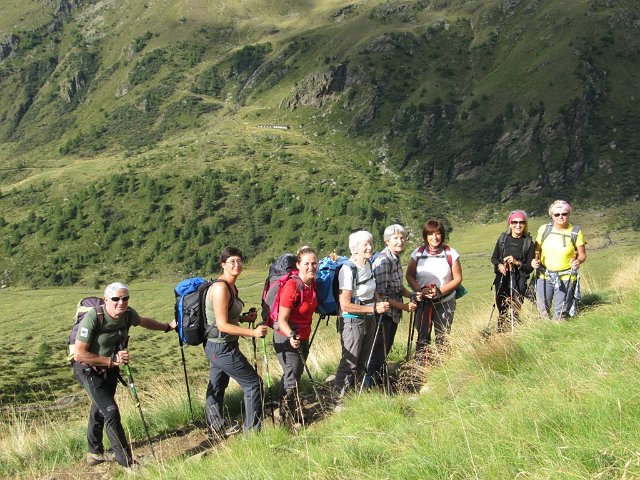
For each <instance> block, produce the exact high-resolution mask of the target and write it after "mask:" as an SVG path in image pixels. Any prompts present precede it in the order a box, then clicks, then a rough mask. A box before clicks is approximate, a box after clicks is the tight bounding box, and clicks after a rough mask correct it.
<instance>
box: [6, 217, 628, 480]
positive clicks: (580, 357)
mask: <svg viewBox="0 0 640 480" xmlns="http://www.w3.org/2000/svg"><path fill="white" fill-rule="evenodd" d="M575 220H576V221H579V222H580V223H581V224H582V225H583V226H584V228H585V230H586V232H587V239H588V242H589V243H588V252H589V258H588V261H587V262H586V263H585V264H584V265H583V267H584V268H583V269H581V270H582V280H583V287H584V290H583V293H585V298H586V299H587V300H588V305H586V306H585V307H583V309H582V314H581V316H580V317H578V318H577V319H575V320H574V321H571V322H568V323H566V324H561V325H556V324H549V323H544V322H538V321H535V320H534V317H533V316H532V315H531V308H530V305H529V304H527V305H526V306H525V317H526V318H527V319H528V322H527V325H526V326H525V327H523V328H522V329H519V330H518V332H517V334H516V335H515V336H510V335H507V336H495V337H492V338H491V339H490V340H488V341H487V340H483V339H482V335H481V331H482V330H483V329H485V328H486V325H487V321H488V319H489V314H490V310H491V298H490V293H489V288H488V287H489V283H490V279H491V276H492V275H491V268H490V266H489V263H488V256H489V252H490V250H491V248H492V247H493V243H494V242H495V239H496V238H497V236H498V234H499V232H500V231H502V229H503V224H502V223H500V224H488V225H484V226H480V225H477V224H474V225H457V226H456V229H455V230H454V232H453V234H452V238H451V244H452V245H453V246H455V247H456V248H459V249H460V251H461V252H462V265H463V271H464V275H465V280H464V283H465V286H466V287H467V288H468V289H469V290H470V294H469V295H468V296H466V297H465V298H464V299H463V300H461V301H460V302H459V306H458V307H459V308H458V310H457V313H456V320H455V322H454V328H453V337H452V338H453V341H454V345H455V348H454V351H455V353H454V355H453V356H452V358H450V359H448V360H447V361H446V362H445V363H444V364H443V366H442V367H438V368H434V369H433V370H430V371H429V372H428V383H429V389H428V393H427V394H425V395H423V396H418V397H416V396H411V395H398V396H394V397H391V398H387V397H383V396H380V395H378V394H366V395H363V396H359V397H354V398H352V399H350V400H349V401H348V402H347V408H346V411H344V412H342V413H340V414H332V415H330V418H328V419H327V420H324V421H322V422H320V423H318V424H315V425H313V426H312V427H310V429H309V430H307V431H306V432H305V433H303V434H301V435H300V436H298V437H291V436H289V435H288V434H286V433H284V432H283V431H281V430H277V429H276V430H274V429H272V428H271V427H270V426H269V424H267V425H266V429H265V431H264V432H263V433H262V434H261V435H259V436H256V437H255V438H248V439H237V440H233V441H231V442H229V444H228V447H226V446H225V447H220V448H217V449H215V450H214V451H213V452H210V454H209V455H207V456H206V457H204V458H202V459H201V460H200V461H199V462H184V461H183V459H182V458H175V457H176V455H186V454H187V451H188V450H189V448H190V447H189V446H187V445H183V446H181V444H180V440H179V439H177V440H175V444H174V446H173V447H172V449H171V450H169V451H168V452H167V451H166V450H164V449H163V450H161V451H162V452H163V453H162V458H163V460H162V461H161V463H160V466H159V467H158V470H155V469H154V467H149V470H148V471H147V472H146V473H144V474H143V475H142V477H143V478H151V477H153V478H157V477H158V476H160V477H162V478H177V477H180V478H184V477H189V478H206V477H207V475H208V473H207V472H210V471H212V469H214V470H215V471H224V472H225V475H224V476H225V477H226V478H240V477H242V478H246V477H250V478H258V477H259V478H272V477H276V476H280V477H282V476H283V475H284V476H285V477H287V478H289V477H291V476H292V475H294V474H295V475H296V476H299V475H302V476H313V477H314V478H317V477H319V478H347V477H351V478H363V477H365V476H371V475H375V476H376V477H378V478H392V477H393V478H415V476H416V472H419V475H418V476H421V477H429V478H440V477H444V476H447V477H448V476H451V475H454V476H460V477H464V478H468V477H473V478H487V477H492V478H508V477H514V476H516V475H517V474H518V473H519V472H521V473H520V474H521V475H525V476H529V477H532V478H539V477H545V476H554V475H555V474H557V473H558V472H564V474H565V475H566V476H567V477H576V478H585V477H591V476H597V475H604V476H612V477H615V478H620V477H622V476H623V475H624V473H625V472H626V474H627V476H628V477H633V476H635V475H637V474H639V473H640V472H637V460H638V459H637V453H634V452H635V451H634V450H633V445H636V444H637V443H638V438H637V432H638V431H640V430H638V425H637V421H638V419H637V415H636V413H637V408H638V406H637V398H636V397H637V396H638V392H637V386H636V385H635V383H634V382H633V381H632V380H630V379H634V378H636V377H637V373H638V372H637V369H638V362H637V359H638V355H637V353H638V352H637V348H636V347H637V344H638V343H639V342H640V340H638V339H637V338H636V336H637V333H636V332H637V331H638V328H637V327H638V325H637V321H638V316H637V311H638V308H640V303H639V302H640V297H639V296H638V276H639V271H638V261H637V258H636V256H635V254H636V251H635V250H636V249H635V244H636V243H637V233H635V232H633V231H631V230H629V229H626V230H612V229H611V228H610V225H606V224H604V223H603V222H602V220H601V217H600V216H599V215H596V216H592V215H591V214H589V213H584V214H582V215H580V216H579V217H578V216H576V218H575ZM542 221H543V220H542V219H540V218H537V219H533V220H532V223H531V227H533V228H535V227H536V226H537V225H539V224H541V223H542ZM411 243H412V246H413V245H415V244H416V243H417V239H416V238H415V237H414V238H412V240H411ZM263 277H264V271H261V270H249V271H247V272H245V274H243V276H242V277H241V279H242V282H241V284H240V295H241V297H242V298H243V299H245V300H246V301H247V306H251V305H256V304H257V303H258V301H259V298H260V290H261V283H262V280H263ZM172 286H173V284H172V283H156V282H143V283H136V284H133V285H131V290H132V305H133V306H134V307H135V308H137V309H138V310H139V311H141V312H143V313H145V314H149V315H152V316H155V317H156V318H159V319H164V320H168V319H169V318H171V310H172V304H173V295H172V293H171V289H172ZM93 293H99V292H96V291H93V290H86V289H81V288H70V287H66V288H52V289H46V290H44V289H43V290H34V291H32V290H25V289H17V288H8V289H4V290H2V291H0V295H2V302H1V303H0V304H1V305H2V314H3V318H11V319H14V320H13V321H12V322H9V323H7V328H5V329H4V330H3V333H2V334H1V335H2V337H0V338H1V339H2V342H3V344H4V345H7V346H8V347H7V348H6V349H5V350H4V351H3V353H2V354H0V355H1V356H0V362H1V363H0V368H1V369H2V370H3V371H4V372H7V375H4V376H3V377H2V380H1V382H2V384H1V385H0V391H2V392H3V398H2V410H1V412H0V415H2V424H3V425H4V427H3V428H6V430H2V431H0V438H1V439H4V440H3V441H2V442H3V443H2V444H1V445H0V451H1V452H3V453H2V454H0V467H1V469H2V470H1V471H3V473H4V474H10V473H12V474H15V475H18V476H20V477H22V478H24V477H25V475H26V476H29V475H32V476H33V477H34V478H35V477H39V476H40V474H39V473H38V472H44V471H52V470H53V471H57V470H60V471H59V472H57V473H59V476H60V478H66V477H65V475H67V472H68V471H71V470H76V469H75V467H74V466H73V463H74V462H77V461H79V460H78V459H81V458H82V452H83V451H84V433H83V428H84V426H85V420H84V415H85V411H86V408H87V405H86V404H85V403H86V402H84V401H83V400H82V399H84V396H83V395H82V394H81V393H82V392H81V391H80V389H79V387H78V386H77V385H76V384H74V383H73V382H72V381H71V378H70V371H69V369H68V367H67V366H65V365H64V341H65V339H66V335H67V334H68V328H69V320H70V318H69V317H70V315H71V314H72V312H73V308H74V307H73V305H74V303H75V301H76V300H77V298H79V297H80V296H83V295H85V294H93ZM25 306H28V307H29V308H28V310H26V311H25ZM494 321H495V318H494ZM43 322H47V323H46V327H45V328H46V329H47V334H46V335H42V334H41V333H38V332H40V331H41V325H45V324H44V323H43ZM406 323H407V322H403V323H402V324H401V329H400V331H399V333H398V337H397V338H398V340H397V342H396V345H395V347H394V350H393V352H392V358H393V359H395V360H397V359H400V358H403V356H404V348H405V342H406V338H407V337H406V335H407V331H406ZM34 327H37V329H36V330H34ZM38 329H40V330H38ZM138 330H140V329H134V330H133V337H132V343H131V345H132V349H131V352H132V365H133V366H134V369H135V371H134V373H135V375H136V380H137V382H136V383H137V385H138V389H139V391H140V392H141V396H142V401H143V406H144V409H145V414H146V417H147V418H148V420H149V423H150V425H151V429H152V434H153V435H154V436H155V435H157V434H162V433H167V432H172V431H174V430H175V429H178V428H183V427H184V426H185V425H186V423H188V410H187V409H186V404H185V400H184V399H185V391H184V386H183V378H182V371H181V365H180V357H179V353H178V348H177V342H176V341H175V338H172V337H167V336H164V334H161V333H154V332H147V333H144V332H141V331H138ZM242 347H243V348H244V349H246V352H247V354H248V355H249V356H251V355H252V353H251V348H250V344H249V343H248V342H247V343H246V344H243V345H242ZM186 354H187V364H188V366H189V373H190V377H191V380H192V394H193V396H194V400H195V402H196V403H195V406H196V411H197V412H198V415H199V418H201V411H200V409H201V401H202V397H203V395H204V392H203V389H204V386H205V384H206V372H207V367H206V363H205V361H204V359H203V357H202V354H201V352H200V351H199V349H196V348H188V349H187V350H186ZM338 354H339V344H338V337H337V336H336V335H335V330H333V326H332V325H330V326H329V328H327V327H325V326H324V325H323V326H322V327H321V328H320V333H319V339H318V341H317V344H316V346H315V347H314V352H313V354H312V355H311V358H310V361H309V364H310V366H311V368H312V370H313V373H314V375H315V376H316V377H318V378H323V377H324V375H326V374H327V373H329V372H332V371H333V369H334V368H335V364H336V360H337V355H338ZM259 363H260V364H261V362H259ZM275 365H276V362H275V360H274V359H273V358H272V359H271V363H270V366H271V368H272V375H273V376H274V378H278V377H279V373H278V372H277V367H275ZM274 370H275V371H274ZM75 394H80V395H79V397H78V398H79V399H80V402H79V403H78V402H77V401H76V403H72V404H71V405H70V406H66V407H63V408H62V409H57V408H56V407H58V406H60V405H62V404H64V400H65V399H69V398H73V397H72V396H73V395H75ZM119 395H120V396H119V399H120V400H119V401H120V402H121V404H122V405H123V410H124V416H125V422H126V425H127V429H128V430H129V431H130V432H131V435H132V436H133V437H134V438H138V439H142V438H143V437H144V433H143V431H142V429H141V425H140V422H139V419H138V414H137V411H136V409H135V406H134V405H133V404H131V403H130V402H129V401H128V400H127V395H126V392H125V391H124V389H121V391H120V394H119ZM232 395H234V396H232V397H231V400H230V401H229V403H230V404H231V405H232V406H237V404H238V403H239V402H240V398H239V396H237V393H233V394H232ZM19 404H24V405H23V406H20V405H19ZM611 412H613V413H611ZM231 413H232V414H233V413H234V410H233V408H232V411H231ZM9 431H11V432H14V433H13V434H12V435H9ZM9 439H11V441H9ZM158 441H159V439H158ZM159 448H160V447H159ZM167 448H169V447H167ZM389 448H390V449H391V452H392V455H391V456H387V455H386V453H385V452H387V449H389ZM143 450H144V444H143V442H140V443H137V444H136V451H138V452H141V451H143ZM247 451H251V452H253V453H252V455H251V456H248V455H246V452H247ZM276 457H277V458H278V459H279V461H277V462H272V461H270V460H269V459H273V458H276ZM54 464H55V466H54ZM65 465H69V466H68V467H67V466H65ZM222 465H226V467H225V468H224V470H220V469H221V468H222ZM230 466H232V467H230ZM28 472H31V473H28ZM113 472H114V473H115V474H117V468H115V467H114V470H113Z"/></svg>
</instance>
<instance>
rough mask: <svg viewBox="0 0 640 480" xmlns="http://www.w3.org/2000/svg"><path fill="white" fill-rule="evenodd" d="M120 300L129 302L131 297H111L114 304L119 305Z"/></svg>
mask: <svg viewBox="0 0 640 480" xmlns="http://www.w3.org/2000/svg"><path fill="white" fill-rule="evenodd" d="M120 300H122V301H123V302H128V301H129V295H126V296H124V297H111V301H112V302H113V303H118V302H119V301H120Z"/></svg>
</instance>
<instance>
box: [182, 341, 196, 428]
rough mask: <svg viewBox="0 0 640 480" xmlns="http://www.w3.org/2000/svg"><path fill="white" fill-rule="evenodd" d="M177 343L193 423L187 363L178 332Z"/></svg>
mask: <svg viewBox="0 0 640 480" xmlns="http://www.w3.org/2000/svg"><path fill="white" fill-rule="evenodd" d="M178 343H179V344H180V354H181V355H182V370H183V371H184V383H185V385H186V387H187V400H189V414H190V416H191V423H193V422H194V418H193V407H192V406H191V389H190V388H189V377H188V376H187V362H186V360H185V358H184V344H183V343H182V338H181V337H180V332H178Z"/></svg>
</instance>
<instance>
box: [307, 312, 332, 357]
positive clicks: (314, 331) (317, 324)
mask: <svg viewBox="0 0 640 480" xmlns="http://www.w3.org/2000/svg"><path fill="white" fill-rule="evenodd" d="M325 317H326V318H327V325H328V324H329V315H320V316H319V317H318V321H317V323H316V327H315V328H314V329H313V335H311V340H309V350H311V345H312V344H313V339H314V338H316V332H317V331H318V327H319V326H320V322H321V321H322V319H323V318H325Z"/></svg>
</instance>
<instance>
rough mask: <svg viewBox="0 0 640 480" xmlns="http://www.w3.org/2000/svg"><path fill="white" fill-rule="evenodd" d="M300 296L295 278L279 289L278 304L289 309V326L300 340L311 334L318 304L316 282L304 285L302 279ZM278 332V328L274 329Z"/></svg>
mask: <svg viewBox="0 0 640 480" xmlns="http://www.w3.org/2000/svg"><path fill="white" fill-rule="evenodd" d="M300 283H301V284H302V292H301V294H302V295H301V298H300V296H299V295H298V285H297V283H296V280H294V279H293V278H290V279H289V280H288V281H287V282H286V283H285V284H284V285H283V286H282V289H280V306H282V307H285V308H290V309H291V314H290V315H289V319H288V321H289V326H290V327H291V328H292V329H294V330H295V331H296V333H297V335H298V337H299V338H300V340H307V339H308V338H309V336H310V335H311V323H312V321H313V313H314V312H315V311H316V307H317V306H318V298H317V296H316V282H315V280H314V281H313V282H311V284H310V285H305V284H304V283H303V282H302V281H300ZM276 331H278V332H280V331H279V330H276Z"/></svg>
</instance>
